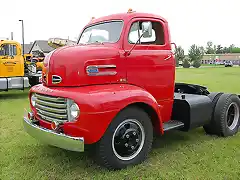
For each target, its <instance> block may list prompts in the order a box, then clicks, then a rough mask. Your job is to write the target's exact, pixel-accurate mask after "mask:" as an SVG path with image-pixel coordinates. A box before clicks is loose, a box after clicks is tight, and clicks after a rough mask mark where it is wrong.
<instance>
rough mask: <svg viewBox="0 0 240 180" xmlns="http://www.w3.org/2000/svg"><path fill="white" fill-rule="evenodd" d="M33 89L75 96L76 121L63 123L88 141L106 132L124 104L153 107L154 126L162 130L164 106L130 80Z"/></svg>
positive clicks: (34, 89)
mask: <svg viewBox="0 0 240 180" xmlns="http://www.w3.org/2000/svg"><path fill="white" fill-rule="evenodd" d="M32 92H38V93H41V92H44V94H46V95H52V96H60V97H65V98H70V99H73V100H74V101H75V102H76V103H77V104H78V105H79V107H80V116H79V118H78V120H77V121H76V122H67V123H65V124H64V128H65V129H64V130H65V132H66V133H67V134H69V135H72V136H83V137H84V139H85V142H86V143H87V144H91V143H95V142H97V141H98V140H99V139H100V138H101V137H102V136H103V134H104V133H105V131H106V129H107V128H108V126H109V124H110V123H111V121H112V119H113V118H114V117H115V116H116V115H117V114H118V113H119V112H120V111H121V110H122V109H124V108H126V107H127V106H129V105H132V104H135V103H143V104H146V105H148V106H149V107H151V108H152V109H153V110H154V111H155V113H156V115H157V120H158V121H159V122H158V124H159V127H155V128H157V129H158V130H160V132H161V133H162V134H163V128H162V127H163V125H162V121H161V119H162V118H161V112H160V111H161V107H159V105H158V103H157V101H156V99H155V98H154V97H153V96H152V95H151V94H150V93H148V92H147V91H146V90H144V89H142V88H140V87H137V86H134V85H129V84H108V85H94V86H82V87H75V88H72V87H70V88H63V87H56V88H55V87H54V88H53V87H51V89H50V88H48V87H45V86H43V85H42V84H40V85H36V86H34V87H33V88H31V90H30V93H32Z"/></svg>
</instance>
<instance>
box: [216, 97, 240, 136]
mask: <svg viewBox="0 0 240 180" xmlns="http://www.w3.org/2000/svg"><path fill="white" fill-rule="evenodd" d="M215 117H216V119H218V121H216V122H217V123H216V125H217V126H216V129H217V135H219V136H224V137H226V136H232V135H234V134H236V133H237V132H238V128H239V125H240V124H239V123H240V99H239V97H238V96H237V95H235V94H223V95H222V96H221V97H220V98H219V100H218V102H217V104H216V109H215Z"/></svg>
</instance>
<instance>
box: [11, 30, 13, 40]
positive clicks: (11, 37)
mask: <svg viewBox="0 0 240 180" xmlns="http://www.w3.org/2000/svg"><path fill="white" fill-rule="evenodd" d="M11 40H13V32H11Z"/></svg>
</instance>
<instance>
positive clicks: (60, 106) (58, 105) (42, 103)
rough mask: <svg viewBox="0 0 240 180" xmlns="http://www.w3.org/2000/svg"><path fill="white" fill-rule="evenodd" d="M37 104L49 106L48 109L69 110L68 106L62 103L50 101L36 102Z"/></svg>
mask: <svg viewBox="0 0 240 180" xmlns="http://www.w3.org/2000/svg"><path fill="white" fill-rule="evenodd" d="M36 103H37V104H40V105H43V106H48V107H54V108H59V109H61V108H67V104H65V103H64V104H60V103H53V102H49V101H42V100H38V99H37V100H36Z"/></svg>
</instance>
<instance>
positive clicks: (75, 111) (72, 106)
mask: <svg viewBox="0 0 240 180" xmlns="http://www.w3.org/2000/svg"><path fill="white" fill-rule="evenodd" d="M68 107H69V108H68V113H69V118H70V119H69V120H70V121H74V120H76V119H77V118H78V117H79V115H80V109H79V107H78V105H77V104H76V103H75V102H74V101H72V100H69V101H68Z"/></svg>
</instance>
